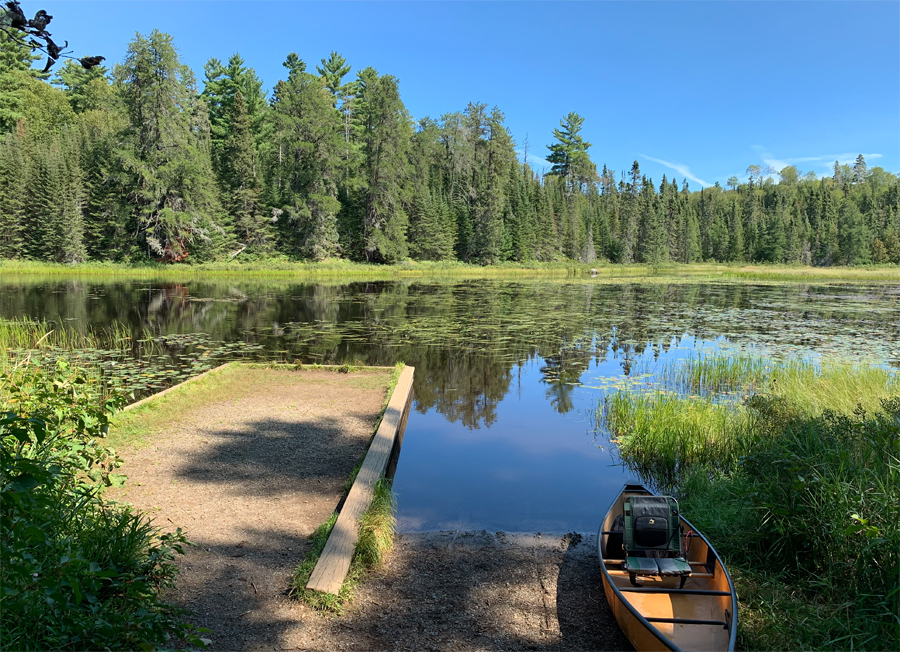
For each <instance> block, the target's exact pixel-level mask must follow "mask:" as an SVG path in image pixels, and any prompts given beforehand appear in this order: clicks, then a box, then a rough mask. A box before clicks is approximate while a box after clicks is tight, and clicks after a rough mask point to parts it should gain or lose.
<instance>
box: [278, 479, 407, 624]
mask: <svg viewBox="0 0 900 652" xmlns="http://www.w3.org/2000/svg"><path fill="white" fill-rule="evenodd" d="M396 509H397V499H396V497H395V495H394V493H393V492H392V491H391V481H390V480H389V479H387V478H382V479H381V480H379V481H378V482H377V483H376V484H375V492H374V494H373V497H372V504H371V505H369V509H367V510H366V511H365V513H364V514H363V515H362V518H361V519H360V524H359V539H358V540H357V542H356V548H355V549H354V551H353V560H352V561H351V562H350V572H349V573H347V578H346V579H345V580H344V583H343V584H342V585H341V592H340V593H339V594H338V595H334V594H332V593H322V592H321V591H315V590H312V589H307V588H306V584H307V582H309V577H310V575H312V572H313V569H314V568H315V567H316V562H318V561H319V557H320V556H321V555H322V550H324V548H325V543H326V542H327V541H328V537H329V535H330V534H331V531H332V530H333V529H334V524H335V523H337V517H338V515H337V513H334V514H332V515H331V517H330V518H329V519H328V520H327V521H325V522H324V523H322V525H320V526H319V527H318V528H316V530H315V532H313V533H312V535H310V537H309V541H310V543H311V544H312V547H311V548H310V550H309V552H308V553H307V554H306V558H305V559H304V560H303V561H302V562H300V565H299V566H297V569H296V570H295V571H294V575H293V576H292V577H291V581H290V592H291V595H292V596H294V597H296V598H298V599H300V600H302V601H303V602H305V603H306V604H308V605H309V606H311V607H313V608H314V609H316V610H318V611H326V612H331V613H341V612H343V610H344V608H345V607H346V605H347V603H348V602H349V601H350V600H351V599H352V598H353V593H354V590H355V589H356V586H357V585H358V584H359V582H360V580H362V578H363V577H364V576H365V574H366V572H367V571H369V570H371V569H373V568H378V567H379V566H380V565H381V563H382V561H384V558H385V555H386V554H387V553H388V552H390V550H391V549H392V548H393V545H394V526H395V524H396V519H395V516H394V514H395V512H396Z"/></svg>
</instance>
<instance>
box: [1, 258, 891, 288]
mask: <svg viewBox="0 0 900 652" xmlns="http://www.w3.org/2000/svg"><path fill="white" fill-rule="evenodd" d="M591 270H594V271H595V275H594V277H593V278H591V277H590V273H591ZM0 274H3V275H4V276H8V277H14V276H29V275H32V276H33V275H41V276H50V277H81V276H85V277H112V278H121V279H143V280H147V279H165V278H173V279H174V278H177V279H189V278H192V277H200V278H203V277H220V276H221V277H230V276H235V275H241V276H244V277H253V278H260V277H262V278H264V277H273V278H276V277H292V276H299V277H309V278H313V279H322V280H326V281H327V280H328V279H333V278H347V279H350V280H353V279H359V280H361V279H392V278H435V279H437V278H443V277H452V278H507V277H511V278H517V277H535V278H540V277H547V278H570V279H588V278H591V280H593V281H595V282H596V281H603V280H607V279H620V278H621V279H630V280H647V281H653V280H659V279H679V278H680V279H696V280H759V281H816V280H841V279H843V280H858V281H898V280H900V268H898V267H897V266H896V265H892V266H880V267H879V266H870V267H807V266H800V265H798V266H790V265H741V264H716V263H693V264H690V265H684V264H676V263H665V264H661V265H639V264H635V265H620V264H610V263H604V262H599V261H598V262H596V263H591V264H588V263H579V262H577V261H551V262H539V261H531V262H527V263H521V262H506V263H501V264H499V265H491V266H481V265H471V264H467V263H462V262H458V261H442V262H427V261H426V262H416V261H405V262H402V263H398V264H395V265H373V264H366V263H357V262H352V261H348V260H341V259H330V260H325V261H322V262H308V261H292V260H288V259H286V258H274V259H269V260H254V261H248V262H243V263H241V262H210V263H200V264H177V265H165V264H161V263H150V262H148V263H144V264H124V263H106V262H104V263H100V262H92V263H81V264H78V265H63V264H57V263H43V262H36V261H18V260H0Z"/></svg>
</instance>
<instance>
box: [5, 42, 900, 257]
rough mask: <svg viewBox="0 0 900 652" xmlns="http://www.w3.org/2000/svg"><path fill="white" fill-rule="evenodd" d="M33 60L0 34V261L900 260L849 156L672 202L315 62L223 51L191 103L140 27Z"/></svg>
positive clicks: (891, 186) (389, 85)
mask: <svg viewBox="0 0 900 652" xmlns="http://www.w3.org/2000/svg"><path fill="white" fill-rule="evenodd" d="M34 59H35V56H34V55H33V54H32V49H31V48H30V47H28V46H27V45H25V44H23V43H20V42H18V41H17V40H16V39H14V38H10V36H9V35H7V34H6V33H0V258H6V259H29V260H41V261H55V262H62V263H76V262H81V261H89V260H93V261H121V262H141V261H148V260H156V261H164V262H172V263H175V262H180V261H187V262H203V261H212V260H235V261H242V260H247V261H249V260H259V259H268V258H276V257H277V258H282V259H288V260H315V261H320V260H324V259H328V258H345V259H350V260H354V261H365V262H372V263H396V262H400V261H403V260H407V259H413V260H422V261H425V260H428V261H444V260H447V261H453V260H458V261H464V262H468V263H475V264H486V265H489V264H497V263H501V262H503V261H517V262H523V263H525V262H531V261H556V260H577V261H581V262H585V263H591V262H593V261H597V260H601V261H602V260H606V261H610V262H614V263H631V262H640V263H650V264H657V263H663V262H667V261H670V262H681V263H693V262H705V261H709V262H712V261H716V262H742V261H743V262H769V263H788V264H790V263H802V264H807V265H821V266H829V265H859V264H868V263H876V264H886V263H893V264H898V263H900V179H898V177H897V175H895V174H892V173H890V172H888V171H885V170H883V169H881V168H878V167H874V168H868V167H867V165H866V162H865V160H864V158H863V157H862V155H860V157H859V158H858V159H857V160H856V162H855V164H853V165H842V164H840V163H839V162H836V163H835V166H834V174H833V176H827V177H824V178H817V177H816V175H815V174H812V173H809V174H805V175H804V174H802V173H801V172H800V171H798V170H797V169H796V168H795V167H793V166H789V167H786V168H784V169H782V170H780V171H776V170H772V169H771V168H764V167H761V166H755V165H751V166H750V167H749V168H748V169H747V179H746V180H745V181H739V180H738V179H737V178H736V177H732V178H731V179H729V181H728V183H727V184H726V186H727V187H720V186H719V184H716V185H715V186H714V187H710V188H705V189H700V190H692V189H690V188H689V186H688V184H687V182H686V181H682V183H681V184H680V185H679V183H678V182H677V180H676V179H674V178H673V179H668V178H666V177H665V176H664V177H663V178H662V179H661V180H660V181H659V182H658V183H657V182H656V181H654V180H653V179H650V178H648V177H647V176H646V175H645V174H644V173H643V172H642V171H641V169H640V166H639V164H638V162H637V161H635V162H634V163H633V164H632V165H631V166H627V165H626V166H625V169H624V170H622V171H616V170H613V169H612V168H611V167H608V166H607V165H602V166H598V164H597V163H595V162H594V161H593V160H592V158H591V155H590V149H591V143H588V142H585V140H584V138H583V136H582V127H583V124H584V118H583V117H582V116H580V115H578V114H577V113H574V112H573V113H569V114H568V115H566V116H564V117H563V118H562V120H561V121H560V125H559V127H558V128H557V129H554V130H553V131H552V135H551V134H548V137H547V140H548V141H552V142H551V144H549V145H548V148H547V149H544V148H543V147H540V148H538V149H539V150H540V151H538V152H537V154H538V155H540V156H546V160H547V162H548V164H549V165H548V167H547V168H546V169H543V170H535V169H533V168H532V167H530V166H529V165H528V164H527V162H526V163H523V162H520V154H522V153H525V154H526V156H525V157H524V159H525V160H526V161H527V160H528V157H527V153H528V151H529V149H528V145H527V144H523V143H519V144H517V143H516V141H515V140H514V138H513V135H512V134H511V133H510V130H509V129H508V128H507V126H506V125H505V123H504V120H505V118H504V114H503V112H502V111H501V110H500V109H499V108H496V107H494V108H489V107H488V105H486V104H481V103H477V102H472V103H470V104H469V105H468V106H466V107H464V108H462V109H461V110H458V111H452V112H449V113H445V114H443V115H441V116H440V117H439V118H429V117H423V118H419V119H415V118H413V117H412V116H411V115H410V114H409V112H408V111H407V110H406V108H405V107H404V104H403V100H402V98H401V94H400V85H399V81H398V79H397V78H396V77H394V76H392V75H390V74H383V73H379V72H378V71H376V70H375V69H373V68H371V67H368V68H363V69H361V70H360V71H359V72H358V73H357V75H356V77H355V78H351V77H350V71H351V66H350V64H349V63H348V62H347V61H345V59H344V58H343V57H342V56H341V55H339V54H338V53H336V52H332V53H331V54H330V56H328V57H327V58H324V59H322V60H321V61H320V62H319V63H317V64H314V65H308V64H307V63H306V62H304V61H303V60H301V59H300V58H299V56H298V55H297V54H294V53H291V54H288V55H287V57H286V59H285V61H284V64H283V65H284V74H283V78H282V79H281V80H280V81H278V82H277V83H276V84H275V86H274V88H273V89H272V90H271V92H270V93H269V92H266V91H265V90H264V89H263V84H262V81H261V80H260V79H259V77H258V76H257V75H256V73H255V72H254V70H253V68H251V67H249V66H248V65H247V64H246V63H245V61H244V60H243V59H242V58H241V57H240V56H239V55H237V54H235V55H233V56H232V57H231V58H230V59H228V61H227V62H222V61H220V60H218V59H210V60H209V61H208V63H207V64H206V65H205V66H204V70H203V83H202V89H201V85H198V83H197V79H196V77H195V74H194V72H192V71H191V70H190V69H189V68H188V67H187V66H186V65H184V64H183V63H182V62H181V61H180V59H179V55H178V51H177V49H176V47H175V44H174V43H173V40H172V38H171V37H170V36H169V35H167V34H164V33H161V32H159V31H154V32H153V33H151V34H149V35H140V34H138V35H136V37H135V38H134V40H133V41H131V43H130V45H129V46H128V50H127V52H126V54H125V56H124V58H123V60H122V61H121V63H119V64H117V65H114V66H113V67H112V68H105V67H104V66H102V65H96V66H94V67H92V68H90V69H85V68H83V67H82V66H80V65H79V64H78V63H77V62H75V61H73V60H67V61H66V62H65V64H63V65H61V66H60V67H58V68H57V69H56V70H55V72H53V73H52V74H51V73H42V72H41V71H40V69H39V68H37V67H34V66H33V65H32V64H33V62H34ZM530 151H531V153H532V154H535V153H536V152H535V150H534V149H532V150H530Z"/></svg>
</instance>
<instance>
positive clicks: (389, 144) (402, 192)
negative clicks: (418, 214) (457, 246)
mask: <svg viewBox="0 0 900 652" xmlns="http://www.w3.org/2000/svg"><path fill="white" fill-rule="evenodd" d="M360 81H361V82H362V84H361V91H360V93H361V100H362V101H361V108H360V111H359V112H358V114H357V115H358V116H359V119H360V126H361V131H362V134H361V142H362V154H363V160H364V162H363V168H362V169H363V172H364V174H363V179H364V184H365V185H364V189H363V193H364V196H365V200H364V214H363V227H364V229H363V230H364V237H365V255H366V259H367V260H368V261H369V262H385V263H392V262H397V261H399V260H402V259H403V258H405V257H406V256H407V254H408V245H407V239H406V229H407V225H408V217H407V214H406V210H405V204H406V202H407V183H408V181H409V175H410V170H409V164H408V161H407V158H406V156H407V150H408V148H409V142H410V138H411V136H412V125H411V121H410V118H409V114H408V113H407V112H406V107H404V106H403V101H402V100H401V99H400V91H399V84H398V82H397V78H396V77H393V76H392V75H380V76H379V75H378V74H377V73H374V71H371V72H367V71H363V72H362V73H361V80H360Z"/></svg>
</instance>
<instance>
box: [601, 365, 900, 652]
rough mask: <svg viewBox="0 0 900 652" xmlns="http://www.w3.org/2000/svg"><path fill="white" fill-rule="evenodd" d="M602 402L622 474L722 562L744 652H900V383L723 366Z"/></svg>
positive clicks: (845, 371) (872, 375) (665, 377)
mask: <svg viewBox="0 0 900 652" xmlns="http://www.w3.org/2000/svg"><path fill="white" fill-rule="evenodd" d="M659 377H660V379H661V381H662V386H663V388H664V389H663V391H662V392H655V393H641V392H640V391H638V390H636V389H635V390H631V391H629V390H625V391H622V392H618V393H617V394H614V395H612V396H610V397H609V398H608V399H606V401H605V403H604V405H603V406H602V417H601V418H602V419H603V423H605V424H606V426H607V427H608V428H609V430H610V432H611V434H612V435H613V436H614V437H615V438H616V442H617V446H618V451H619V454H620V455H621V457H622V459H623V461H624V462H625V463H626V465H628V466H630V467H631V468H632V469H634V470H635V471H637V472H639V473H641V474H642V475H644V476H645V477H647V478H650V479H653V480H654V481H655V482H656V483H657V484H658V485H659V486H661V487H662V488H664V489H668V490H672V491H675V492H676V493H677V494H678V496H679V498H680V499H681V501H682V510H683V511H684V513H685V514H686V515H687V516H688V518H690V519H691V521H692V522H693V523H694V524H695V525H696V526H697V527H699V528H700V529H701V530H702V531H703V532H704V533H705V534H706V535H707V536H709V538H710V539H711V541H712V542H713V544H714V545H715V546H716V548H717V549H718V550H719V552H720V553H721V554H722V555H723V556H724V557H725V559H726V562H727V564H728V566H729V569H730V570H731V571H732V574H733V576H734V578H735V581H736V585H737V591H738V596H739V597H740V600H741V618H740V631H739V635H740V639H739V640H740V643H741V646H742V647H744V648H745V649H769V650H773V649H798V650H799V649H871V650H883V649H897V646H898V645H900V620H898V608H900V398H892V397H897V396H900V383H898V380H897V377H896V376H895V375H892V374H891V373H890V372H888V371H887V370H885V369H882V368H877V367H867V366H857V367H853V366H849V365H831V364H826V365H823V366H821V367H819V366H816V365H813V364H811V363H808V362H805V361H788V362H783V363H778V362H772V361H770V360H762V359H749V358H740V357H738V358H724V357H721V356H712V357H709V358H696V359H693V360H689V361H687V362H684V363H682V364H680V365H677V366H674V367H669V368H664V369H663V370H661V372H660V373H659Z"/></svg>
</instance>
